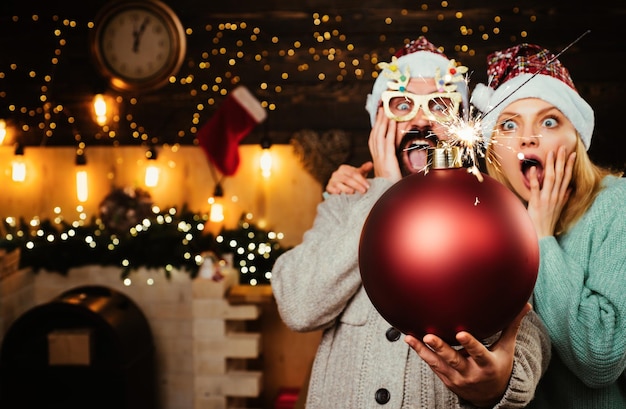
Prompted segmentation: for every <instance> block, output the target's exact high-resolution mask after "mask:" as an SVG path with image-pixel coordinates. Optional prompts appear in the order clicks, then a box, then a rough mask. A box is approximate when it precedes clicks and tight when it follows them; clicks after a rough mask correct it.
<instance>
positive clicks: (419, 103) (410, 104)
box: [381, 91, 462, 122]
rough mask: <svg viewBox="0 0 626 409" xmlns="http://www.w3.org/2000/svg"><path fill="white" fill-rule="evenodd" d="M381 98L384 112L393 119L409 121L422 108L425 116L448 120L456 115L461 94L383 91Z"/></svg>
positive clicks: (437, 119) (436, 119)
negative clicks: (419, 93) (420, 93)
mask: <svg viewBox="0 0 626 409" xmlns="http://www.w3.org/2000/svg"><path fill="white" fill-rule="evenodd" d="M381 99H382V101H383V109H384V110H385V114H386V115H387V117H388V118H390V119H393V120H394V121H398V122H404V121H410V120H411V119H413V118H415V115H417V111H418V110H419V109H420V108H422V111H423V112H424V115H425V116H426V118H428V119H429V120H431V121H439V122H441V121H446V120H448V119H449V118H450V117H451V116H452V115H458V113H459V106H460V105H461V101H462V96H461V93H459V92H434V93H432V94H426V95H417V94H412V93H410V92H406V91H404V92H403V91H384V92H383V93H382V95H381Z"/></svg>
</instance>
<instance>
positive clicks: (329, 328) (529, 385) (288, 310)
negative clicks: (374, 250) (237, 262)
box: [272, 178, 550, 409]
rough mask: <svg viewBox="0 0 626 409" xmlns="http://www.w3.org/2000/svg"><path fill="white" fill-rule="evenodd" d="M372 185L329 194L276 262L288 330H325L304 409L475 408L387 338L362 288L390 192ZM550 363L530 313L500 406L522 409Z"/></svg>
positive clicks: (384, 185) (398, 341) (382, 183)
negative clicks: (376, 223)
mask: <svg viewBox="0 0 626 409" xmlns="http://www.w3.org/2000/svg"><path fill="white" fill-rule="evenodd" d="M370 182H371V187H370V189H369V191H368V192H367V193H366V194H364V195H362V194H354V195H332V196H331V197H330V198H328V199H327V200H325V201H324V202H322V203H320V205H319V206H318V209H317V216H316V219H315V222H314V225H313V227H312V228H311V229H310V230H308V231H307V232H306V233H305V235H304V238H303V241H302V243H301V244H300V245H298V246H296V247H294V248H293V249H291V250H289V251H288V252H286V253H284V254H283V255H282V256H281V257H279V258H278V260H277V261H276V263H275V265H274V269H273V271H272V289H273V293H274V296H275V298H276V302H277V304H278V310H279V312H280V314H281V317H282V319H283V320H284V322H285V323H286V324H287V326H289V327H290V328H291V329H293V330H295V331H314V330H319V329H323V330H324V333H323V337H322V340H321V343H320V345H319V348H318V351H317V355H316V357H315V361H314V365H313V370H312V374H311V380H310V384H309V390H308V397H307V406H306V407H307V408H309V409H338V408H341V409H352V408H354V409H366V408H375V409H381V408H385V409H392V408H394V409H395V408H398V409H399V408H405V409H408V408H429V409H431V408H460V407H471V406H467V405H466V404H462V403H461V402H459V398H458V397H457V396H456V395H455V394H453V393H452V392H450V391H449V390H448V389H447V388H446V387H445V385H444V384H443V383H442V382H441V381H440V380H439V378H437V376H436V375H435V374H434V373H433V372H432V370H431V369H430V368H429V367H428V366H427V365H426V364H425V363H424V362H423V361H422V360H421V358H420V357H419V356H418V355H417V354H416V353H415V352H414V351H413V350H412V349H410V347H409V346H408V345H407V344H406V343H405V342H404V341H403V338H404V337H403V336H401V335H400V336H398V335H399V334H394V333H393V331H391V332H389V329H390V325H389V324H388V323H387V322H386V321H385V320H384V319H383V318H382V317H381V316H380V315H379V314H378V312H377V311H376V309H375V307H374V306H373V305H372V304H371V302H370V301H369V298H368V297H367V295H366V293H365V291H364V289H363V287H362V285H361V277H360V274H359V269H358V246H359V239H360V234H361V228H362V226H363V223H364V222H365V219H366V217H367V215H368V214H369V211H370V209H371V208H372V206H373V205H374V203H375V202H376V201H377V200H378V198H379V197H380V196H381V195H382V194H383V193H384V191H385V190H387V189H388V188H389V187H390V186H391V184H390V183H389V182H388V181H387V180H385V179H382V178H376V179H372V180H370ZM394 335H395V336H394ZM549 358H550V341H549V338H548V335H547V332H546V331H545V328H544V327H543V325H542V324H541V322H540V321H539V319H538V318H537V316H536V315H535V314H534V312H532V311H531V312H530V313H529V314H528V315H527V317H526V318H524V320H523V322H522V325H521V328H520V331H519V335H518V339H517V347H516V352H515V362H514V365H513V374H512V377H511V380H510V382H509V387H508V390H507V391H506V393H505V395H504V397H503V399H502V401H501V402H500V403H499V404H498V405H497V406H496V408H521V407H524V406H525V405H526V404H527V403H528V402H529V401H530V400H531V399H532V397H533V395H534V391H535V387H536V385H537V383H538V381H539V378H540V377H541V374H542V373H543V371H545V369H546V367H547V365H548V361H549Z"/></svg>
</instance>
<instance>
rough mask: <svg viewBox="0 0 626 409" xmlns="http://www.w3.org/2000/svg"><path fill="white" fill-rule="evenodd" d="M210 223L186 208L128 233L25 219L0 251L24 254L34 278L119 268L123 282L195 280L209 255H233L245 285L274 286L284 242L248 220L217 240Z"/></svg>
mask: <svg viewBox="0 0 626 409" xmlns="http://www.w3.org/2000/svg"><path fill="white" fill-rule="evenodd" d="M143 216H144V215H142V217H143ZM206 221H207V216H206V215H203V214H198V213H194V212H192V211H190V210H189V209H188V208H187V206H184V207H183V208H182V209H181V210H178V209H176V208H170V209H168V210H167V211H166V212H158V213H152V214H149V215H147V216H145V217H143V218H142V219H141V220H138V223H137V224H135V225H133V226H132V227H130V228H128V229H126V230H124V231H120V229H119V223H116V224H115V225H114V226H113V225H112V224H108V225H107V224H105V223H104V222H103V220H102V218H93V219H92V220H91V221H90V222H89V223H83V224H81V223H79V222H73V223H67V222H65V221H59V222H52V221H50V220H42V221H41V222H40V223H39V224H38V225H36V226H32V225H31V224H29V223H27V222H26V221H25V220H23V219H21V220H19V222H15V221H13V222H12V221H11V220H4V222H3V227H4V230H5V231H4V238H2V239H0V248H4V249H6V250H7V251H12V250H14V249H16V248H20V268H24V267H30V268H32V269H33V271H35V272H37V271H39V270H41V269H45V270H47V271H53V272H58V273H61V274H67V272H68V271H69V270H70V269H71V268H74V267H80V266H85V265H102V266H117V267H120V268H121V269H122V278H125V277H127V276H128V275H129V274H130V273H131V272H132V271H133V270H136V269H138V268H141V267H144V268H147V269H159V270H163V271H164V272H165V274H166V275H167V276H168V277H169V275H170V273H171V271H172V270H181V271H186V272H188V273H189V274H190V275H191V277H196V276H197V274H198V271H199V269H200V266H201V265H202V263H203V262H204V254H206V253H207V252H212V253H214V254H215V255H217V256H218V257H220V258H221V257H224V256H225V255H226V254H232V255H233V264H234V267H235V268H238V269H239V270H240V272H241V275H240V277H241V283H242V284H253V285H257V284H269V282H270V278H271V274H270V272H271V269H272V266H273V264H274V262H275V260H276V258H277V257H278V256H279V255H280V254H282V253H283V252H284V251H285V250H286V249H284V248H281V246H280V243H279V238H278V237H277V236H276V235H275V234H274V233H273V232H268V231H264V230H262V229H259V228H258V227H256V226H255V225H254V224H252V223H251V222H250V221H249V220H248V218H247V217H245V215H244V216H242V218H241V220H240V222H239V225H238V227H237V228H236V229H230V230H229V229H223V230H222V231H221V232H220V233H219V234H218V235H217V236H213V235H212V234H206V233H204V224H205V223H206Z"/></svg>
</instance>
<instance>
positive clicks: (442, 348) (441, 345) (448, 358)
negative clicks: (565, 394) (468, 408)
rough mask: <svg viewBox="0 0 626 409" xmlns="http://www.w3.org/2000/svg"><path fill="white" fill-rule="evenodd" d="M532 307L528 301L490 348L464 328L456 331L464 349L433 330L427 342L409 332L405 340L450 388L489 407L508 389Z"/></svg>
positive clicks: (474, 402)
mask: <svg viewBox="0 0 626 409" xmlns="http://www.w3.org/2000/svg"><path fill="white" fill-rule="evenodd" d="M530 309H531V306H530V304H528V303H527V304H526V305H525V306H524V308H523V309H522V311H520V313H519V314H518V315H517V317H516V318H515V320H513V322H511V324H509V326H508V327H507V328H505V329H504V330H503V332H502V335H501V336H500V339H499V340H498V341H497V342H496V343H495V344H493V345H492V346H491V347H490V349H487V347H485V346H484V345H483V344H482V343H480V342H479V341H478V340H477V339H476V338H474V337H473V336H472V335H470V334H469V333H467V332H464V331H462V332H459V333H458V334H457V335H456V339H457V341H458V342H459V344H460V345H461V346H462V347H463V349H461V350H455V349H454V348H452V347H451V346H449V345H448V344H446V343H445V342H443V340H441V338H439V337H437V336H435V335H432V334H428V335H426V336H424V339H423V342H421V341H419V340H418V339H417V338H415V337H413V336H410V335H407V336H406V337H405V342H406V343H408V344H409V345H410V346H411V348H413V350H414V351H415V352H417V354H418V355H419V356H420V357H421V358H422V359H423V360H424V362H426V363H427V364H428V365H429V366H430V367H431V369H432V370H433V371H434V372H435V374H437V376H438V377H439V378H440V379H441V380H442V381H443V383H444V384H445V385H446V386H447V387H448V389H450V390H451V391H452V392H454V393H456V394H457V395H458V396H459V397H460V398H462V399H464V400H466V401H468V402H471V403H472V404H474V405H476V406H479V407H485V408H489V407H492V406H494V405H495V404H496V403H498V402H499V401H500V399H502V396H503V395H504V393H505V391H506V389H507V386H508V384H509V379H510V377H511V372H512V371H513V360H514V355H515V338H516V336H517V332H518V330H519V327H520V325H521V322H522V319H523V318H524V316H525V315H526V314H527V313H528V311H530Z"/></svg>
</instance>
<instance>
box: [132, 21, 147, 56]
mask: <svg viewBox="0 0 626 409" xmlns="http://www.w3.org/2000/svg"><path fill="white" fill-rule="evenodd" d="M149 22H150V19H149V18H148V17H146V18H145V19H144V20H143V22H142V23H141V26H139V29H136V28H134V29H133V39H134V41H133V52H135V53H138V52H139V41H140V40H141V36H142V34H143V32H144V31H145V30H146V26H147V25H148V23H149Z"/></svg>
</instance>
